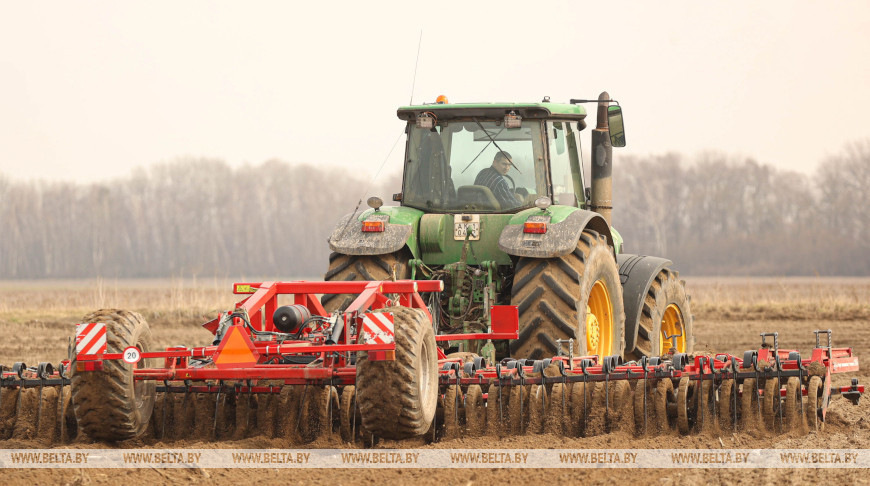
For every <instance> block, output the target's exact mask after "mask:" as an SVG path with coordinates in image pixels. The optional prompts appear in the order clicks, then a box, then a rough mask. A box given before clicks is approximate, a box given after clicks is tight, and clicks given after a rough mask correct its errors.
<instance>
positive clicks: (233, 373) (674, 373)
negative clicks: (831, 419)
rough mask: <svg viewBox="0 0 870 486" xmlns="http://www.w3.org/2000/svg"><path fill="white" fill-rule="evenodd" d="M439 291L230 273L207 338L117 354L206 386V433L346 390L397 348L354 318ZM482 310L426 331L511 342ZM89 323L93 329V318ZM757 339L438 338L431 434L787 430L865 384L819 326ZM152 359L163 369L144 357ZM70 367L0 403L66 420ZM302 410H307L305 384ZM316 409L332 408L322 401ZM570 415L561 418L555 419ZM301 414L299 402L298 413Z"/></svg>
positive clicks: (143, 373)
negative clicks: (258, 411)
mask: <svg viewBox="0 0 870 486" xmlns="http://www.w3.org/2000/svg"><path fill="white" fill-rule="evenodd" d="M442 290H443V282H441V281H438V280H425V281H411V280H402V281H384V282H368V281H346V282H265V283H236V284H234V287H233V291H234V293H235V294H237V295H247V297H246V298H244V299H243V300H242V301H241V302H239V303H237V304H236V305H235V307H234V309H233V310H231V311H228V312H225V313H222V314H221V315H220V316H219V317H218V318H216V319H214V320H212V321H209V322H207V323H205V324H204V325H203V327H205V328H206V329H208V330H210V331H211V332H212V333H214V334H215V336H216V339H215V340H214V342H213V343H212V344H211V345H208V346H199V347H192V348H188V347H184V346H173V347H169V348H167V349H166V350H165V351H149V350H138V349H137V350H135V351H137V354H138V356H133V357H132V358H131V357H129V356H128V357H127V358H128V359H129V361H128V362H130V363H135V364H133V366H132V367H131V372H132V374H133V377H134V379H135V380H136V381H137V382H142V381H155V382H158V383H159V385H157V386H156V391H157V392H164V393H184V404H185V407H186V405H187V402H188V396H190V395H191V394H214V395H216V396H215V399H214V411H215V416H214V422H213V424H212V425H213V428H214V435H215V436H217V435H218V433H217V430H218V415H219V414H218V410H219V409H220V404H221V403H222V399H224V400H225V399H226V397H227V396H228V395H236V396H247V397H248V402H249V404H250V401H251V397H252V396H262V395H266V396H268V395H272V396H275V395H278V394H281V393H282V390H284V389H285V387H286V386H298V385H307V386H305V390H306V392H307V390H308V388H309V387H310V386H313V387H315V389H320V388H321V387H325V388H326V389H328V390H331V391H330V392H329V394H328V395H329V398H328V400H331V399H332V397H333V394H332V393H333V391H335V392H338V391H340V392H341V393H345V390H347V389H351V388H349V387H352V386H354V385H355V384H356V378H357V367H356V357H357V356H358V353H365V356H366V357H367V359H368V360H369V361H392V360H395V359H396V354H395V353H396V352H397V346H396V343H395V342H394V340H393V339H392V337H393V335H392V334H391V333H389V332H387V333H385V334H383V335H378V336H374V335H372V336H370V335H369V334H370V333H367V332H365V330H368V329H369V328H367V327H366V324H365V322H364V321H365V319H367V318H369V317H371V316H372V311H376V310H383V309H385V308H396V307H397V306H398V307H408V308H412V309H419V310H420V312H422V313H423V314H424V315H425V316H426V318H427V319H428V322H429V323H430V324H432V325H433V329H437V323H434V324H433V323H432V316H431V314H430V313H429V310H428V308H427V305H426V302H425V301H424V299H423V297H422V296H421V295H420V293H421V292H422V293H437V292H440V291H442ZM325 293H336V294H339V293H340V294H356V295H358V296H357V298H356V299H355V300H354V301H353V302H352V303H351V305H350V306H348V307H347V309H346V310H345V311H343V312H336V313H334V314H327V313H326V312H325V310H324V309H323V307H322V305H321V304H320V301H319V300H318V299H317V298H316V296H317V294H325ZM282 295H292V296H293V302H294V305H300V306H304V307H305V308H306V309H307V310H308V311H309V312H310V313H311V316H312V317H310V318H309V319H308V320H306V322H305V326H306V327H303V328H300V329H299V331H298V332H297V333H296V334H295V335H293V336H289V335H288V334H287V333H281V332H278V329H277V328H276V327H275V324H274V323H273V322H272V320H271V319H269V318H268V316H272V315H273V314H275V312H276V310H278V309H279V305H278V299H279V296H282ZM436 298H437V295H436ZM491 311H492V328H491V329H490V332H487V333H478V334H458V335H457V334H451V335H437V336H436V337H435V340H436V341H439V342H440V341H456V340H463V339H465V340H472V339H474V340H499V339H516V338H517V329H518V320H517V309H516V307H513V306H493V307H492V309H491ZM80 329H85V328H84V327H83V326H80ZM87 329H90V330H91V331H90V332H92V334H91V336H93V328H92V327H91V328H87ZM81 332H82V333H83V332H84V331H81ZM822 337H825V338H826V341H825V342H824V343H823V342H822ZM761 338H762V343H761V347H760V348H759V349H758V350H754V351H746V352H745V353H744V355H743V357H738V356H734V355H730V354H725V353H720V354H715V355H713V356H705V355H694V356H693V355H687V354H674V355H668V356H663V357H658V358H649V359H648V358H645V357H644V358H643V359H641V360H640V361H638V362H628V363H623V362H622V361H621V359H620V358H619V357H618V356H605V357H598V356H573V341H572V340H566V341H562V342H561V343H560V344H561V345H563V347H567V348H568V352H567V353H564V352H563V353H561V354H560V355H559V356H554V357H553V358H550V359H545V360H523V359H504V360H502V361H501V362H499V363H495V364H493V363H488V362H487V361H486V359H484V358H482V357H478V356H470V355H468V354H467V353H466V354H465V355H463V356H445V355H444V353H443V352H442V351H441V349H440V348H436V349H437V354H438V357H437V362H438V368H437V372H438V380H437V383H438V397H439V398H438V400H439V413H438V414H436V418H435V424H434V426H433V427H431V431H432V434H434V437H436V438H437V437H438V436H439V435H440V434H446V435H448V436H451V435H459V434H472V435H473V434H482V433H487V432H486V431H487V430H488V431H489V433H492V434H495V435H502V434H506V433H536V432H545V431H549V432H553V433H557V434H564V435H572V434H573V435H588V434H587V432H588V428H587V425H588V424H587V422H588V421H589V420H599V421H602V424H603V425H604V428H605V429H606V430H612V429H614V426H612V425H611V424H610V422H614V423H615V422H616V420H617V418H616V417H622V418H623V419H625V417H627V416H628V415H626V414H632V415H633V420H630V422H633V426H632V427H629V428H630V429H631V430H632V431H633V432H634V433H635V434H639V435H643V434H647V433H649V432H651V431H652V429H653V428H652V427H651V426H650V421H651V420H655V421H656V423H657V425H656V427H655V429H656V430H658V431H664V430H667V429H668V428H671V429H676V430H679V431H680V432H682V433H688V432H690V431H692V430H700V429H704V428H705V427H706V425H705V422H707V423H708V424H709V423H715V424H718V425H717V426H718V427H720V428H731V429H733V430H735V431H737V430H739V429H744V430H748V429H749V428H750V427H752V426H753V424H756V423H757V422H762V423H765V424H766V426H767V428H771V429H774V430H785V429H787V428H788V426H789V425H790V426H796V425H800V424H805V423H806V421H807V420H808V421H810V422H813V423H816V424H817V425H818V424H820V423H823V422H824V420H825V418H826V414H827V410H828V405H829V401H830V398H831V397H832V396H834V395H842V396H843V397H845V398H847V399H849V400H850V401H851V402H852V403H854V404H857V402H858V400H859V399H860V397H861V395H863V393H864V386H863V385H859V384H858V381H857V379H852V383H851V385H847V386H834V385H833V380H832V375H834V374H838V373H848V372H855V371H857V370H858V358H857V357H856V356H854V355H853V353H852V349H851V348H845V347H839V348H835V347H833V344H832V333H831V331H830V330H824V331H816V345H815V347H814V348H813V350H812V353H811V355H810V357H809V358H806V359H805V358H802V357H801V356H800V354H799V353H798V352H797V351H796V350H793V349H780V348H779V337H778V334H777V333H763V334H762V335H761ZM85 339H93V338H92V337H91V338H86V337H84V336H83V335H82V334H80V335H78V336H77V344H81V341H83V340H85ZM769 339H772V342H768V340H769ZM565 345H567V346H565ZM87 347H89V344H88V343H85V345H82V346H77V347H76V349H79V350H80V351H79V352H78V353H77V354H76V356H75V358H76V359H75V363H74V366H75V370H74V371H73V372H74V373H98V372H100V371H101V370H103V369H104V366H106V363H107V362H110V361H113V360H124V359H125V353H126V351H128V350H129V348H127V350H124V352H106V349H105V345H103V347H99V345H95V346H94V347H92V348H91V349H90V350H85V348H87ZM95 349H96V351H97V352H94V354H88V353H89V352H91V351H94V350H95ZM300 358H304V359H300ZM161 359H162V360H163V366H144V364H145V363H148V362H149V361H151V362H153V361H154V360H161ZM143 360H144V361H143ZM70 366H71V365H70V361H63V362H61V363H60V365H59V366H58V367H57V370H55V369H54V367H53V366H52V365H51V364H49V363H40V364H39V366H37V367H36V368H28V367H27V366H26V365H25V364H24V363H16V364H15V365H14V366H13V367H12V369H11V370H6V369H5V368H2V367H0V385H2V386H0V411H2V410H3V399H4V395H7V394H8V390H10V389H13V390H14V389H19V390H22V389H31V388H38V389H39V390H38V394H39V396H38V399H37V401H38V403H39V410H38V413H37V426H36V429H37V430H38V429H39V428H40V426H39V420H40V419H41V417H42V416H43V399H42V394H43V389H45V388H46V387H58V388H59V397H60V400H59V402H57V403H59V404H60V405H59V406H58V408H57V413H60V414H61V416H63V417H66V416H67V414H68V413H67V408H68V396H67V397H66V398H65V395H64V393H65V392H64V390H65V387H66V386H67V385H69V384H70V376H69V375H70ZM483 387H487V389H486V390H484V389H483ZM484 391H485V392H484ZM336 395H337V394H336ZM581 398H582V400H581ZM777 398H778V399H777ZM538 399H540V400H538ZM581 402H582V403H581ZM20 404H21V401H19V402H18V406H19V408H20V406H21V405H20ZM301 407H302V408H304V407H305V395H303V398H302V405H301ZM581 407H582V408H581ZM327 408H328V409H329V413H332V407H329V406H328V407H327ZM723 409H724V410H723ZM155 413H156V414H159V413H161V412H157V411H155ZM352 413H353V414H354V417H353V418H352V420H353V421H354V423H355V420H356V414H357V413H358V411H357V410H356V409H355V408H354V409H353V410H352ZM560 413H561V415H560ZM568 415H570V416H571V417H572V419H571V420H565V419H564V418H565V417H566V416H568ZM301 416H302V414H301V412H300V414H299V415H298V417H297V420H299V419H300V418H301ZM596 416H597V417H599V418H598V419H595V418H594V417H596ZM553 417H562V418H557V419H553ZM795 417H799V419H797V420H796V419H795ZM0 418H2V417H0ZM578 418H579V420H581V421H582V425H581V424H580V423H577V419H578ZM711 418H712V420H711ZM816 419H817V421H816ZM159 420H160V418H158V421H159ZM152 421H153V419H152ZM245 421H246V422H247V421H248V418H247V417H246V418H245ZM623 421H624V420H623ZM66 422H67V420H61V421H60V435H59V436H58V435H57V434H56V432H57V431H56V430H55V433H54V434H53V435H54V436H55V437H60V438H65V437H68V436H69V434H67V433H66V432H65V431H64V426H65V425H64V424H65V423H66ZM571 422H573V423H571ZM786 422H789V424H786ZM556 423H558V424H556ZM554 424H556V425H554ZM0 425H2V422H0ZM296 427H297V428H298V427H299V425H298V424H297V425H296ZM327 428H328V427H327ZM55 429H57V427H55ZM155 430H159V431H160V433H159V434H157V433H156V432H155V435H160V436H162V435H163V434H164V433H165V430H166V406H165V405H164V407H163V410H162V425H160V426H155ZM578 431H579V432H578ZM354 436H355V433H354V434H352V435H351V440H353V437H354Z"/></svg>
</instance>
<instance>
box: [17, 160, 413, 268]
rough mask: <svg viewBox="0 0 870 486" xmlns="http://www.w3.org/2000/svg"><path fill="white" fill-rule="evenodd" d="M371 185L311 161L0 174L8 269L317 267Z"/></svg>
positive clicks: (184, 162) (180, 162)
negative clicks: (67, 174)
mask: <svg viewBox="0 0 870 486" xmlns="http://www.w3.org/2000/svg"><path fill="white" fill-rule="evenodd" d="M393 179H395V178H393ZM387 182H388V183H390V186H391V188H392V187H397V186H399V185H400V182H399V181H398V180H391V181H387ZM367 184H368V180H367V179H363V178H362V177H356V176H354V175H352V174H348V171H341V172H340V173H336V172H335V171H334V170H327V169H321V168H316V167H313V166H310V165H294V166H291V165H289V164H286V163H283V162H279V161H268V162H265V163H263V164H261V165H259V166H246V167H242V168H238V169H233V168H231V167H230V166H229V165H227V164H226V163H225V162H222V161H219V160H206V159H180V160H177V161H174V162H172V163H167V164H159V165H155V166H152V167H149V168H147V169H139V170H136V171H135V172H134V173H133V175H132V176H130V177H128V178H123V179H119V180H115V181H111V182H101V183H93V184H84V185H82V184H73V183H45V182H10V181H9V180H7V179H4V178H2V177H0V225H2V228H3V233H4V237H3V238H0V278H68V277H90V276H103V277H165V276H191V275H200V276H210V275H217V276H238V277H251V276H264V277H271V278H276V279H278V278H290V277H300V276H307V277H313V276H317V275H321V274H322V273H323V271H324V269H325V268H326V260H327V255H328V249H327V245H326V238H327V236H328V235H329V233H330V232H331V230H332V227H333V225H334V224H335V222H336V221H337V220H338V219H339V218H340V217H341V215H343V214H347V213H349V212H351V211H352V210H354V208H355V207H356V205H357V203H358V201H359V199H360V198H361V197H363V195H364V194H363V192H364V191H365V188H366V185H367ZM369 192H375V193H381V192H383V190H382V188H381V187H380V186H378V185H376V186H375V187H373V188H372V189H371V190H370V191H369ZM395 192H398V191H395ZM381 197H382V198H384V199H386V200H389V198H390V195H389V194H386V193H383V194H382V195H381ZM363 209H367V207H366V206H365V203H363V204H362V207H361V208H360V210H363Z"/></svg>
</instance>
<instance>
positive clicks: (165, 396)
mask: <svg viewBox="0 0 870 486" xmlns="http://www.w3.org/2000/svg"><path fill="white" fill-rule="evenodd" d="M163 386H165V387H166V388H169V381H168V380H163ZM171 397H172V396H171V395H170V394H169V393H164V394H163V410H162V414H163V417H162V419H161V421H160V438H161V439H165V438H166V409H167V408H169V407H167V404H168V402H169V400H171V399H172V398H171Z"/></svg>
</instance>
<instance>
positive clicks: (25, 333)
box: [0, 279, 870, 485]
mask: <svg viewBox="0 0 870 486" xmlns="http://www.w3.org/2000/svg"><path fill="white" fill-rule="evenodd" d="M0 288H2V289H0V296H2V299H0V300H4V301H5V303H4V304H0V335H2V336H3V337H4V338H3V339H2V340H0V363H2V364H4V365H10V364H11V363H12V362H13V361H18V360H24V361H27V362H28V363H29V364H36V363H37V362H38V361H51V362H53V363H57V362H58V361H59V360H61V359H63V358H64V357H65V354H66V349H67V339H68V337H69V336H70V335H71V334H72V330H73V329H74V327H73V324H74V323H75V321H76V319H78V318H79V317H80V316H81V315H83V314H84V313H85V312H80V307H82V304H81V303H80V302H79V300H82V298H81V297H82V296H81V295H79V296H78V297H76V296H75V295H67V294H65V293H64V292H67V293H70V292H71V293H73V294H74V293H75V292H80V293H81V292H84V293H85V294H84V295H85V297H84V300H87V295H86V294H87V292H88V290H84V291H82V290H81V289H79V290H75V289H74V290H57V289H54V290H51V292H56V293H55V295H56V296H58V298H59V299H61V300H63V301H65V302H69V304H70V308H71V310H69V309H65V308H64V307H62V306H51V305H49V308H48V310H46V311H44V312H42V313H40V311H39V309H34V308H32V307H30V308H29V307H28V306H27V305H22V304H19V303H20V302H27V299H26V298H22V297H21V296H20V295H18V294H17V293H16V292H18V291H16V290H14V289H9V288H8V287H2V286H0ZM34 291H38V289H34V288H32V287H29V288H28V287H26V286H25V288H23V289H22V290H20V292H34ZM689 291H690V293H692V294H693V305H694V309H695V315H696V321H695V335H696V341H697V345H696V350H697V351H709V352H727V353H732V354H739V353H742V352H743V351H745V350H748V349H757V348H758V345H759V342H760V338H759V334H760V333H761V332H766V331H777V332H779V341H780V347H782V348H793V349H797V350H799V351H800V352H801V354H802V355H808V354H809V351H810V349H811V348H812V346H813V344H814V337H813V333H812V331H814V330H816V329H831V330H832V331H833V338H834V345H835V346H851V347H852V348H853V349H854V352H855V354H856V355H857V356H858V357H859V358H860V359H862V360H865V363H863V364H864V368H863V370H862V371H860V372H858V373H857V374H855V375H853V376H855V377H857V378H859V379H860V381H861V382H862V383H867V382H868V381H870V380H868V376H870V363H867V361H866V359H867V357H868V356H870V310H868V309H870V279H804V280H789V279H780V280H776V279H767V280H759V279H755V280H742V281H740V280H735V279H730V280H726V281H722V280H714V279H699V281H698V282H694V281H692V280H690V281H689ZM125 292H127V290H122V291H119V292H118V295H119V296H120V297H118V299H119V300H123V298H124V295H125V294H124V293H125ZM131 292H132V290H131ZM143 292H151V290H148V289H146V290H143ZM227 294H228V292H227ZM64 295H65V296H64ZM814 298H815V299H817V300H816V301H815V302H817V303H816V304H815V305H814V304H813V302H814V300H813V299H814ZM76 299H79V300H76ZM141 299H144V297H141V296H137V297H135V301H136V302H137V304H138V303H141V301H142V300H141ZM199 299H200V300H199V301H197V302H198V304H199V306H200V308H198V309H194V310H190V311H186V310H184V309H183V307H178V308H176V309H161V308H160V307H159V306H157V307H155V308H152V309H150V310H149V309H148V308H142V307H139V308H137V306H131V307H132V309H133V310H138V311H140V312H143V313H145V315H146V318H147V319H148V320H149V323H150V324H151V327H152V331H153V334H154V340H155V342H156V343H157V344H158V346H161V347H162V346H166V345H176V344H187V345H194V344H203V343H206V342H207V341H208V340H209V338H210V336H211V335H210V334H209V333H208V332H207V331H204V330H203V329H201V328H200V327H199V324H200V323H202V322H204V321H205V319H202V317H201V316H199V315H197V314H198V313H204V312H201V310H202V309H205V308H207V307H209V306H211V305H215V306H218V308H220V307H219V305H220V304H219V303H214V302H212V299H213V300H215V301H219V300H221V299H225V301H226V304H224V306H227V305H228V304H229V303H232V302H233V297H232V296H231V295H228V296H223V295H222V294H220V293H216V294H215V297H214V298H212V297H208V298H205V297H199ZM12 301H14V302H16V304H15V305H9V302H12ZM43 302H47V301H45V300H43ZM49 304H50V302H49ZM111 304H116V305H117V306H120V307H122V306H121V305H119V304H120V302H111ZM73 312H78V314H72V313H73ZM75 316H79V317H75ZM838 381H839V382H841V383H844V384H845V383H848V377H842V378H839V379H838ZM30 398H31V399H32V401H35V399H36V397H30ZM177 405H178V403H176V412H177V409H178V407H177ZM2 418H3V413H2V411H0V419H2ZM622 429H623V428H621V427H617V430H614V431H611V432H609V433H603V434H602V435H598V436H595V437H588V438H576V439H574V438H563V437H557V436H554V435H549V434H536V435H524V436H515V437H507V438H503V439H499V438H497V437H480V438H455V439H448V440H443V441H441V442H438V443H434V444H426V443H425V442H424V441H422V440H419V439H418V440H408V441H398V442H393V441H385V442H382V443H380V444H378V446H377V447H382V448H439V449H441V448H463V449H496V448H565V449H568V448H577V449H583V448H710V449H717V448H723V447H724V448H844V449H854V448H870V403H868V400H866V399H865V400H862V401H861V403H860V404H859V405H858V406H852V405H851V404H850V403H849V402H848V401H846V400H843V399H839V398H838V399H835V400H834V401H833V402H832V405H831V408H830V409H829V415H828V423H827V424H826V426H825V429H824V430H823V431H822V432H820V433H811V434H809V435H804V434H800V433H797V432H789V433H786V434H783V435H773V434H770V433H767V432H763V431H749V432H740V433H737V434H714V433H710V432H707V433H702V434H696V435H690V436H679V435H676V434H675V433H674V434H669V435H664V436H658V437H650V438H641V439H638V438H635V437H634V436H633V435H631V434H630V433H628V432H626V431H624V430H622ZM176 435H178V434H176V433H173V434H171V437H175V436H176ZM182 435H184V436H185V438H182V439H177V438H170V439H167V440H166V441H165V442H164V441H157V440H155V439H140V440H133V441H127V442H124V443H122V444H120V445H118V446H119V447H148V446H156V447H164V446H165V447H171V448H270V447H273V448H279V447H280V448H286V447H293V448H299V447H302V446H298V445H289V444H288V443H287V440H286V439H271V438H266V437H265V436H260V437H258V438H247V439H241V440H234V439H233V438H232V436H227V438H226V439H222V440H219V441H214V440H211V438H210V434H209V433H207V432H205V431H198V432H197V431H186V432H185V433H184V434H182ZM31 437H36V438H31ZM38 437H39V434H36V435H34V433H33V432H31V431H22V432H21V433H19V434H18V435H16V436H14V437H11V438H9V439H6V440H0V447H2V448H35V447H47V445H46V443H45V442H44V441H42V440H40V439H39V438H38ZM61 447H74V448H100V447H106V446H105V445H102V444H98V443H93V442H90V441H87V440H86V439H82V438H79V439H78V440H77V441H76V442H74V443H73V444H71V445H64V446H61ZM113 447H114V446H113ZM307 447H312V448H346V447H351V446H350V445H348V444H345V443H343V442H342V441H341V440H340V438H339V437H338V435H337V434H336V435H335V436H333V437H332V438H323V439H319V440H318V441H316V442H314V443H313V444H310V445H309V446H307ZM639 473H641V471H637V470H595V469H583V470H576V471H575V470H537V469H533V470H515V469H477V470H463V469H439V470H425V469H424V470H411V469H395V470H366V469H337V470H317V469H298V470H293V471H282V470H277V469H265V468H264V469H252V470H246V469H222V470H215V469H210V470H199V469H192V470H191V469H183V470H182V469H130V470H75V469H40V470H18V469H8V470H4V471H2V473H0V477H2V479H3V480H4V482H5V483H6V484H10V485H14V484H33V483H57V484H117V483H118V481H119V480H120V481H122V482H123V481H126V480H133V481H140V482H148V483H156V484H166V483H178V482H183V483H203V484H206V483H213V482H215V481H223V480H226V481H233V482H240V483H249V482H254V481H256V482H262V481H269V480H278V481H282V482H289V483H299V484H330V485H341V484H354V485H359V484H375V483H378V484H380V483H384V482H387V481H393V482H396V483H398V484H407V483H415V484H436V483H437V484H483V483H487V484H491V483H504V484H516V483H538V482H554V481H555V482H562V481H564V482H568V481H571V482H576V481H577V480H582V481H584V482H585V483H591V484H598V483H605V482H606V483H610V484H613V483H614V482H620V481H626V482H632V483H635V482H637V481H638V474H639ZM642 474H643V475H644V479H643V482H644V483H645V484H690V483H699V482H704V483H707V482H710V483H724V484H737V483H745V482H754V483H758V484H773V483H784V482H809V481H823V480H824V481H827V482H832V481H833V482H836V481H838V480H839V481H841V482H847V483H865V482H868V479H867V476H866V475H862V474H860V473H858V472H856V471H852V470H845V469H844V470H837V469H824V470H822V469H818V470H813V469H768V470H727V469H719V470H703V469H682V470H681V469H661V470H643V471H642Z"/></svg>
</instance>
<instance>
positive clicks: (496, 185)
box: [474, 150, 523, 208]
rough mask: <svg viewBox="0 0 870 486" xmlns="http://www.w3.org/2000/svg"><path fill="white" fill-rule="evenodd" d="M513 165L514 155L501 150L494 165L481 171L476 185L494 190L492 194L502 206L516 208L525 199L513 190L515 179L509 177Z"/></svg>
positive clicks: (493, 161) (494, 160)
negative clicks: (521, 198)
mask: <svg viewBox="0 0 870 486" xmlns="http://www.w3.org/2000/svg"><path fill="white" fill-rule="evenodd" d="M512 165H513V157H511V154H509V153H507V152H505V151H504V150H500V151H499V152H498V153H497V154H495V158H493V160H492V165H491V166H489V167H487V168H486V169H483V170H482V171H480V172H479V173H478V174H477V177H476V178H475V179H474V185H476V186H486V187H488V188H489V190H490V191H492V195H493V196H495V198H496V199H497V200H498V203H499V204H500V205H501V207H502V208H515V207H517V206H520V205H522V204H523V201H521V200H520V198H519V197H518V196H517V194H515V193H514V192H513V191H512V190H511V187H513V180H512V179H509V178H510V176H509V175H507V173H508V171H509V170H510V169H511V166H512ZM508 180H510V181H511V182H508Z"/></svg>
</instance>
